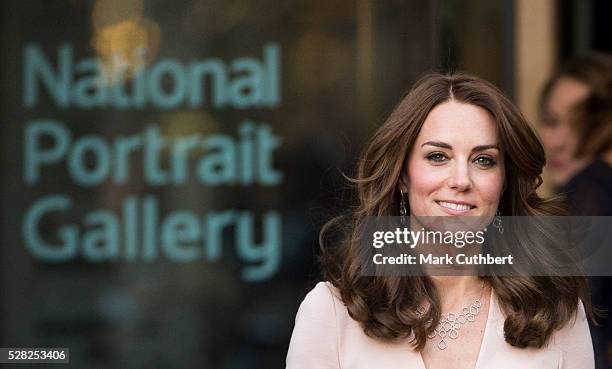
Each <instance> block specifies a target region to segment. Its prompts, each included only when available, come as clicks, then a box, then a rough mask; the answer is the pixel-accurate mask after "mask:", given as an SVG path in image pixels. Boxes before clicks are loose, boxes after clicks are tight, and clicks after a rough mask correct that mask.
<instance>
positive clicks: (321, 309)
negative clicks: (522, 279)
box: [286, 282, 594, 369]
mask: <svg viewBox="0 0 612 369" xmlns="http://www.w3.org/2000/svg"><path fill="white" fill-rule="evenodd" d="M489 306H490V308H489V313H488V317H487V324H486V327H485V331H484V337H483V340H482V344H481V347H480V352H479V354H478V360H477V361H476V366H475V369H490V368H493V369H531V368H533V369H535V368H538V369H553V368H564V369H565V368H567V369H593V368H594V361H593V345H592V343H591V336H590V334H589V326H588V323H587V320H586V317H585V312H584V307H583V306H582V304H580V308H579V311H578V315H577V318H576V319H575V320H572V321H571V322H570V323H568V324H567V325H566V326H565V327H564V328H563V329H561V330H559V331H557V332H556V333H554V335H553V337H552V338H551V341H550V342H549V344H548V345H547V346H546V347H544V348H541V349H533V348H527V349H520V348H516V347H513V346H510V345H509V344H508V343H506V341H505V340H504V316H503V314H502V312H501V310H500V308H499V305H498V303H497V299H496V297H495V295H494V294H493V293H491V303H490V305H489ZM286 365H287V369H340V368H342V369H378V368H381V369H413V368H416V369H426V367H425V365H424V363H423V359H422V357H421V355H420V353H419V352H416V351H414V350H413V349H412V348H411V346H410V345H409V344H408V342H407V341H406V342H400V343H384V342H381V341H379V340H375V339H373V338H370V337H368V336H366V335H365V333H364V332H363V329H362V328H361V327H360V325H359V323H357V322H356V321H355V320H353V319H352V318H351V317H350V316H349V315H348V311H347V309H346V306H345V305H344V304H343V303H342V301H341V299H340V297H339V294H338V291H337V290H336V289H335V287H333V286H332V285H331V284H330V283H329V282H319V283H318V284H317V285H316V287H315V288H314V289H313V290H312V291H310V292H309V293H308V294H307V295H306V297H305V298H304V301H303V302H302V304H301V305H300V308H299V310H298V313H297V316H296V318H295V328H294V330H293V334H292V336H291V343H290V344H289V351H288V353H287V361H286Z"/></svg>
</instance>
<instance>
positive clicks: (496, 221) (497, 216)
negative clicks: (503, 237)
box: [493, 209, 504, 234]
mask: <svg viewBox="0 0 612 369" xmlns="http://www.w3.org/2000/svg"><path fill="white" fill-rule="evenodd" d="M493 227H495V228H497V231H498V232H499V234H503V233H504V225H503V224H502V218H501V215H500V213H499V209H497V212H496V213H495V218H493Z"/></svg>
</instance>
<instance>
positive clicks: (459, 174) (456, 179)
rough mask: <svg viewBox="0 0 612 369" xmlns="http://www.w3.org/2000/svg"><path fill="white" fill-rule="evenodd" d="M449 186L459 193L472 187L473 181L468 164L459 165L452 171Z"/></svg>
mask: <svg viewBox="0 0 612 369" xmlns="http://www.w3.org/2000/svg"><path fill="white" fill-rule="evenodd" d="M448 186H449V187H450V188H452V189H454V190H457V191H467V190H469V189H470V188H471V187H472V179H471V178H470V172H469V168H468V165H467V164H458V165H455V166H454V167H453V168H452V169H451V173H450V175H449V178H448Z"/></svg>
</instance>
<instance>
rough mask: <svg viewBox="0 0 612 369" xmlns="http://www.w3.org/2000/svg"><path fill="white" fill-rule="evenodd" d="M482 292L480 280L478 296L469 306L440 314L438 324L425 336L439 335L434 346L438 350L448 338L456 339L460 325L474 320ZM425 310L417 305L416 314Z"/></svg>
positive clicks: (480, 305) (431, 337) (477, 312)
mask: <svg viewBox="0 0 612 369" xmlns="http://www.w3.org/2000/svg"><path fill="white" fill-rule="evenodd" d="M483 293H484V281H483V282H482V288H481V290H480V297H479V298H477V299H476V300H474V302H472V304H471V305H470V306H464V307H463V309H461V313H459V314H455V313H448V314H442V316H441V317H440V321H439V322H438V325H437V326H436V328H435V329H434V331H433V332H432V333H430V334H429V335H428V336H427V338H429V339H434V338H436V337H440V341H438V344H437V345H436V346H437V347H438V349H440V350H444V349H446V348H447V347H448V343H447V340H448V339H449V338H450V339H451V340H455V339H457V337H459V330H460V329H461V327H462V326H463V325H464V324H466V323H472V322H474V321H475V320H476V317H477V316H478V314H480V310H481V308H482V302H481V300H482V294H483ZM426 312H427V310H425V308H424V307H423V306H419V307H418V308H417V314H418V315H419V316H423V315H424V314H425V313H426ZM430 322H431V320H430ZM448 342H450V341H448Z"/></svg>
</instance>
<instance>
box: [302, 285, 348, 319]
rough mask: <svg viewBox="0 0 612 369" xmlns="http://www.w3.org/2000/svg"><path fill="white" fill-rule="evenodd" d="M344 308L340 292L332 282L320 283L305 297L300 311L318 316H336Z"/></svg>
mask: <svg viewBox="0 0 612 369" xmlns="http://www.w3.org/2000/svg"><path fill="white" fill-rule="evenodd" d="M342 307H344V304H343V303H342V299H341V297H340V291H339V290H338V289H337V288H336V287H335V286H334V285H333V284H332V283H331V282H323V281H321V282H318V283H317V284H316V285H315V286H314V288H313V289H312V290H310V292H308V293H307V294H306V297H304V301H302V303H301V305H300V311H299V312H302V311H307V312H309V313H312V314H316V315H319V316H320V315H330V314H333V315H336V314H337V311H338V310H339V309H341V308H342ZM299 312H298V313H299Z"/></svg>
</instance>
